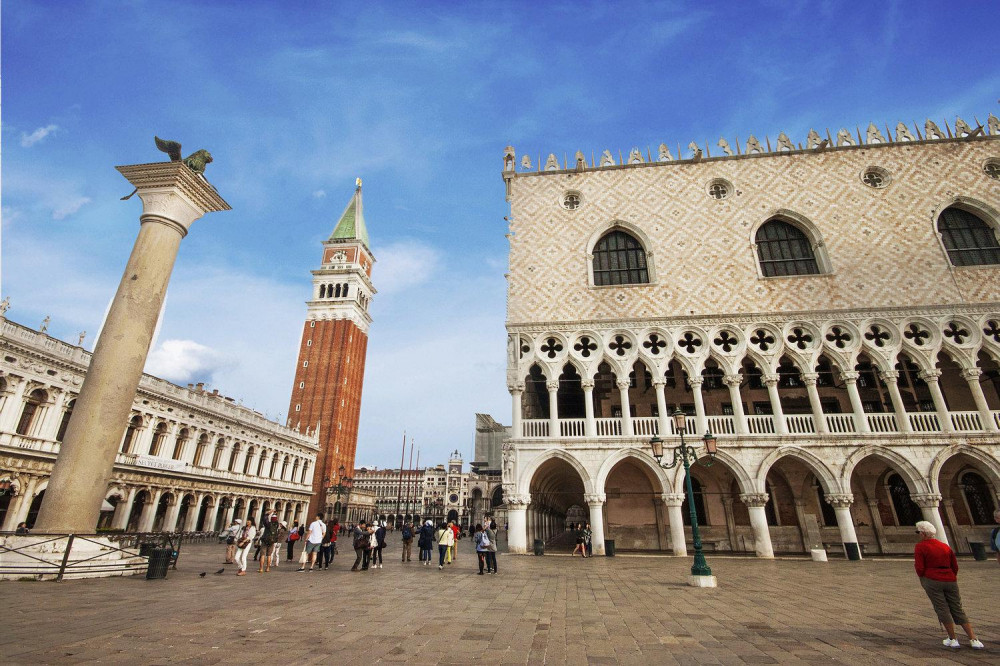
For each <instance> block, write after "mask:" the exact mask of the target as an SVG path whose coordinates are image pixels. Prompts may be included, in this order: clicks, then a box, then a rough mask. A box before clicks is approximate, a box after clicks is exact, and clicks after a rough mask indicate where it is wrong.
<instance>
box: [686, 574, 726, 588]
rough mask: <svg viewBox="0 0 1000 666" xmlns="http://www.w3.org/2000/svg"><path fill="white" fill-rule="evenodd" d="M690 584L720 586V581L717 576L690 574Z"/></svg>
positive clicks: (694, 585)
mask: <svg viewBox="0 0 1000 666" xmlns="http://www.w3.org/2000/svg"><path fill="white" fill-rule="evenodd" d="M688 585H690V586H691V587H718V586H719V581H718V580H717V579H716V578H715V576H688Z"/></svg>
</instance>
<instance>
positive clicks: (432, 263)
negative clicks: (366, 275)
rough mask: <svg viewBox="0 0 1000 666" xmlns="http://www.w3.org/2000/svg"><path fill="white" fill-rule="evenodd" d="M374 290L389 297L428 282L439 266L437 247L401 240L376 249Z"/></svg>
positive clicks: (439, 255)
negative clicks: (375, 288) (376, 274)
mask: <svg viewBox="0 0 1000 666" xmlns="http://www.w3.org/2000/svg"><path fill="white" fill-rule="evenodd" d="M375 256H376V258H377V259H378V264H377V265H376V269H375V270H376V271H377V272H378V279H377V284H376V287H377V288H378V291H379V294H383V295H388V294H392V293H397V292H400V291H404V290H406V289H409V288H410V287H415V286H417V285H419V284H423V283H424V282H427V281H428V280H429V279H430V278H431V277H432V276H433V275H434V273H435V272H436V271H437V270H438V268H439V267H440V262H441V253H440V252H439V251H438V250H437V248H435V247H433V246H431V245H427V244H426V243H422V242H420V241H416V240H402V241H398V242H396V243H392V244H391V245H385V246H382V247H379V248H377V249H376V250H375Z"/></svg>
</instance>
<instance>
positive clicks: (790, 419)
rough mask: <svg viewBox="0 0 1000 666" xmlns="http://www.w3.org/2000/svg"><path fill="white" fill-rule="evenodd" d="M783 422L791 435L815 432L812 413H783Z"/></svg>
mask: <svg viewBox="0 0 1000 666" xmlns="http://www.w3.org/2000/svg"><path fill="white" fill-rule="evenodd" d="M785 423H786V424H787V425H788V433H789V434H791V435H809V434H812V433H814V432H816V426H815V425H814V424H813V417H812V414H785Z"/></svg>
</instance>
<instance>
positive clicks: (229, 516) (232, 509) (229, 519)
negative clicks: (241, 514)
mask: <svg viewBox="0 0 1000 666" xmlns="http://www.w3.org/2000/svg"><path fill="white" fill-rule="evenodd" d="M219 501H220V502H221V501H222V500H221V499H220V500H219ZM234 513H236V498H230V501H229V506H228V507H227V508H226V519H225V520H224V521H223V522H224V523H225V524H226V525H225V526H226V527H229V526H230V525H232V524H233V514H234Z"/></svg>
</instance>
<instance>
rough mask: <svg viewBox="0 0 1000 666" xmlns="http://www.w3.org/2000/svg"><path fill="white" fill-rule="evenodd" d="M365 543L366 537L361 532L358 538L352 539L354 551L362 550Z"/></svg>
mask: <svg viewBox="0 0 1000 666" xmlns="http://www.w3.org/2000/svg"><path fill="white" fill-rule="evenodd" d="M367 542H368V535H367V534H365V533H364V532H362V533H361V534H359V535H358V536H356V537H354V549H355V550H360V549H362V548H364V547H365V544H366V543H367Z"/></svg>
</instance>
